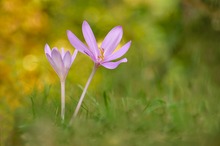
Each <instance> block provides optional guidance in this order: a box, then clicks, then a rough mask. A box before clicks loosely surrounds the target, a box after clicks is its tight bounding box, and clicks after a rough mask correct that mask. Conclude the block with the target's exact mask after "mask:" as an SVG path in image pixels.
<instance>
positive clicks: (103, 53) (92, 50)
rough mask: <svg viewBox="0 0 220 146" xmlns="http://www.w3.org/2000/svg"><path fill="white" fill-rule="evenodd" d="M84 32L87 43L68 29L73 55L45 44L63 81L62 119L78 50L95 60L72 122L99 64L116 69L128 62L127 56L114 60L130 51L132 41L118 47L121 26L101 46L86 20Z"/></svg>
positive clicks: (50, 60) (47, 55) (48, 54)
mask: <svg viewBox="0 0 220 146" xmlns="http://www.w3.org/2000/svg"><path fill="white" fill-rule="evenodd" d="M82 32H83V36H84V39H85V41H86V44H84V43H82V42H81V41H80V40H79V39H78V38H77V37H76V36H75V35H74V34H73V33H72V32H71V31H69V30H68V31H67V36H68V39H69V41H70V43H71V44H72V45H73V47H74V48H75V51H74V53H73V55H71V53H70V52H69V51H65V50H64V49H63V48H62V49H61V51H59V50H58V49H57V48H56V47H54V48H53V49H52V50H51V49H50V47H49V46H48V45H47V44H46V45H45V54H46V57H47V59H48V61H49V62H50V64H51V66H52V67H53V69H54V70H55V71H56V73H57V75H58V76H59V78H60V82H61V119H62V120H63V121H64V113H65V80H66V77H67V74H68V71H69V69H70V67H71V65H72V63H73V61H74V59H75V58H76V55H77V52H78V51H80V52H81V53H83V54H86V55H87V56H89V57H90V58H91V59H92V60H93V62H94V67H93V71H92V73H91V75H90V77H89V79H88V81H87V83H86V86H85V88H84V90H83V93H82V95H81V97H80V100H79V102H78V105H77V107H76V110H75V112H74V114H73V116H72V118H71V120H70V124H71V123H72V122H73V119H74V118H75V117H76V115H77V113H78V111H79V108H80V106H81V104H82V101H83V98H84V96H85V93H86V90H87V88H88V86H89V84H90V82H91V79H92V77H93V76H94V74H95V72H96V70H97V68H98V67H99V66H104V67H105V68H108V69H115V68H116V67H117V66H118V65H119V64H121V63H123V62H127V59H126V58H123V59H120V60H118V61H116V62H113V60H116V59H118V58H120V57H122V56H123V55H124V54H125V53H126V52H127V51H128V49H129V48H130V45H131V41H129V42H128V43H126V44H125V45H124V46H122V47H121V48H120V49H116V48H117V46H118V45H119V43H120V41H121V39H122V35H123V30H122V27H121V26H116V27H114V28H113V29H112V30H111V31H110V32H109V33H108V34H107V36H106V37H105V39H104V40H103V42H102V44H101V46H98V44H97V41H96V38H95V36H94V34H93V32H92V29H91V27H90V26H89V24H88V23H87V22H86V21H84V22H83V24H82Z"/></svg>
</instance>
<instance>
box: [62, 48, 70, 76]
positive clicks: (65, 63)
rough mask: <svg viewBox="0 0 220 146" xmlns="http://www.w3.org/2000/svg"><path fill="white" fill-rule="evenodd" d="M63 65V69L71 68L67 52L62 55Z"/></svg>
mask: <svg viewBox="0 0 220 146" xmlns="http://www.w3.org/2000/svg"><path fill="white" fill-rule="evenodd" d="M63 64H64V67H65V69H68V70H69V68H70V66H71V54H70V52H69V51H67V52H66V54H65V55H64V58H63ZM67 72H68V71H67Z"/></svg>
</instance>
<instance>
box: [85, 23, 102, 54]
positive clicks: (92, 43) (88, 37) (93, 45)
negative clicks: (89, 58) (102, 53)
mask: <svg viewBox="0 0 220 146" xmlns="http://www.w3.org/2000/svg"><path fill="white" fill-rule="evenodd" d="M82 31H83V36H84V38H85V41H86V43H87V44H88V46H89V48H90V50H91V51H92V53H93V54H94V56H95V58H97V56H98V52H99V49H98V45H97V42H96V39H95V36H94V34H93V32H92V29H91V27H90V26H89V24H88V23H87V22H86V21H84V22H83V25H82Z"/></svg>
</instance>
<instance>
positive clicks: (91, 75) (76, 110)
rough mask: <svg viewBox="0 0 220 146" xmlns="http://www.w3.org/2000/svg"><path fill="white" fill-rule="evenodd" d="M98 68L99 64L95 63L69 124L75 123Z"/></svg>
mask: <svg viewBox="0 0 220 146" xmlns="http://www.w3.org/2000/svg"><path fill="white" fill-rule="evenodd" d="M96 70H97V66H96V64H95V65H94V67H93V70H92V73H91V74H90V76H89V79H88V81H87V83H86V86H85V88H84V89H83V93H82V95H81V97H80V99H79V102H78V104H77V106H76V109H75V111H74V113H73V116H72V118H71V120H70V123H69V125H71V124H72V123H73V120H74V119H75V117H76V116H77V114H78V112H79V109H80V107H81V104H82V102H83V99H84V97H85V94H86V91H87V89H88V87H89V84H90V82H91V80H92V78H93V76H94V74H95V72H96Z"/></svg>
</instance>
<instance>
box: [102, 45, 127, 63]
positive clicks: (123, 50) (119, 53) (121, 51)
mask: <svg viewBox="0 0 220 146" xmlns="http://www.w3.org/2000/svg"><path fill="white" fill-rule="evenodd" d="M130 46H131V41H129V42H128V43H126V44H125V45H124V46H123V47H121V48H120V49H119V50H118V51H116V52H114V53H113V54H112V55H111V56H109V57H107V58H106V60H105V61H111V60H115V59H118V58H120V57H121V56H123V55H124V54H125V53H126V52H127V51H128V49H129V48H130Z"/></svg>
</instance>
